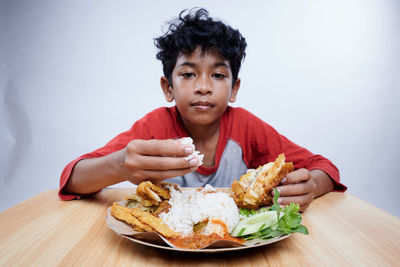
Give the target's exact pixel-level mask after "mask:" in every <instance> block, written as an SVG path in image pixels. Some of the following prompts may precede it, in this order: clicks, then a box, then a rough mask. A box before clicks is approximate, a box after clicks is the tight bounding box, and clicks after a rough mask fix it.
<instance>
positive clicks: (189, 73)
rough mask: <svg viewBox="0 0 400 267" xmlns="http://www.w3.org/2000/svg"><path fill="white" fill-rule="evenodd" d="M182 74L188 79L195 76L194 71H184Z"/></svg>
mask: <svg viewBox="0 0 400 267" xmlns="http://www.w3.org/2000/svg"><path fill="white" fill-rule="evenodd" d="M181 76H182V77H183V78H186V79H188V78H193V77H194V73H192V72H184V73H182V74H181Z"/></svg>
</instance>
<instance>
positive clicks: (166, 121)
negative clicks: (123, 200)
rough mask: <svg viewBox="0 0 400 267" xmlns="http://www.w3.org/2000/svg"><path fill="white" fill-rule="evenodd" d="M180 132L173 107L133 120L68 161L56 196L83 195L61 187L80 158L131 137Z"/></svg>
mask: <svg viewBox="0 0 400 267" xmlns="http://www.w3.org/2000/svg"><path fill="white" fill-rule="evenodd" d="M182 134H184V132H182V129H181V127H180V125H179V123H178V122H177V113H176V109H175V108H159V109H156V110H154V111H152V112H150V113H148V114H147V115H146V116H145V117H143V118H142V119H140V120H138V121H137V122H135V124H134V125H133V126H132V127H131V128H130V129H129V130H128V131H126V132H123V133H121V134H119V135H118V136H116V137H115V138H113V139H112V140H111V141H110V142H108V143H107V144H106V145H105V146H104V147H102V148H100V149H97V150H95V151H93V152H91V153H88V154H85V155H82V156H80V157H79V158H77V159H75V160H73V161H72V162H70V163H69V164H68V165H67V166H66V167H65V168H64V170H63V172H62V174H61V177H60V188H59V191H58V196H59V197H60V199H61V200H72V199H77V198H81V197H82V196H83V195H79V194H65V193H64V192H63V189H64V187H65V185H66V184H67V182H68V180H69V178H70V176H71V173H72V171H73V169H74V167H75V165H76V164H77V163H78V162H79V161H80V160H82V159H89V158H98V157H103V156H106V155H108V154H110V153H113V152H115V151H118V150H121V149H123V148H125V147H126V146H127V144H128V143H129V142H130V141H132V140H133V139H167V138H174V137H176V136H177V135H182ZM96 193H97V192H96ZM90 195H92V194H90Z"/></svg>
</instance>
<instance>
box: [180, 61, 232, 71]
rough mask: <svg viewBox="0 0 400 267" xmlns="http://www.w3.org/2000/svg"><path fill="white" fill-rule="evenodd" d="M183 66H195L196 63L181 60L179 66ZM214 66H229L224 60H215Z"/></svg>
mask: <svg viewBox="0 0 400 267" xmlns="http://www.w3.org/2000/svg"><path fill="white" fill-rule="evenodd" d="M183 66H188V67H195V66H196V64H194V63H193V62H189V61H186V62H183V63H182V64H179V67H183ZM214 67H225V68H227V69H229V66H228V65H227V64H226V63H225V62H217V63H215V64H214Z"/></svg>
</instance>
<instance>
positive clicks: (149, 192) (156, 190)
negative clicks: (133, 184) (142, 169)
mask: <svg viewBox="0 0 400 267" xmlns="http://www.w3.org/2000/svg"><path fill="white" fill-rule="evenodd" d="M162 186H163V184H160V185H155V184H153V183H152V182H150V181H145V182H142V183H140V184H139V185H138V187H137V189H136V194H137V195H138V196H139V197H142V198H143V199H144V200H147V201H150V202H151V203H152V204H153V205H157V204H158V203H160V202H161V201H162V200H163V199H169V198H170V195H169V191H168V190H166V189H164V188H163V187H162ZM144 205H145V204H144ZM145 206H146V205H145Z"/></svg>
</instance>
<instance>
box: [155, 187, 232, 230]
mask: <svg viewBox="0 0 400 267" xmlns="http://www.w3.org/2000/svg"><path fill="white" fill-rule="evenodd" d="M170 190H171V198H170V200H169V202H168V203H169V204H170V205H171V206H172V207H171V208H170V210H169V211H168V213H161V214H160V215H159V217H160V218H161V219H162V220H163V222H164V223H166V224H167V225H168V226H169V227H170V228H171V229H173V230H175V231H176V232H179V233H181V234H182V235H183V236H188V235H192V234H193V225H194V224H196V223H199V222H202V221H205V220H207V219H208V220H213V219H214V220H221V221H223V222H225V224H226V226H227V228H228V231H229V232H231V231H232V230H233V228H234V227H235V226H236V224H237V223H238V222H239V210H238V208H237V206H236V204H235V202H234V200H233V199H232V198H231V197H230V196H229V195H228V194H227V193H224V192H216V190H215V189H214V188H213V187H212V186H210V185H206V187H205V188H204V189H202V190H201V191H197V190H182V192H179V191H177V190H175V189H173V188H172V187H170ZM204 192H207V193H205V194H204ZM209 226H212V224H211V223H209ZM212 232H213V230H212V228H210V227H206V228H205V229H204V231H203V233H204V234H211V233H212Z"/></svg>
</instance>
